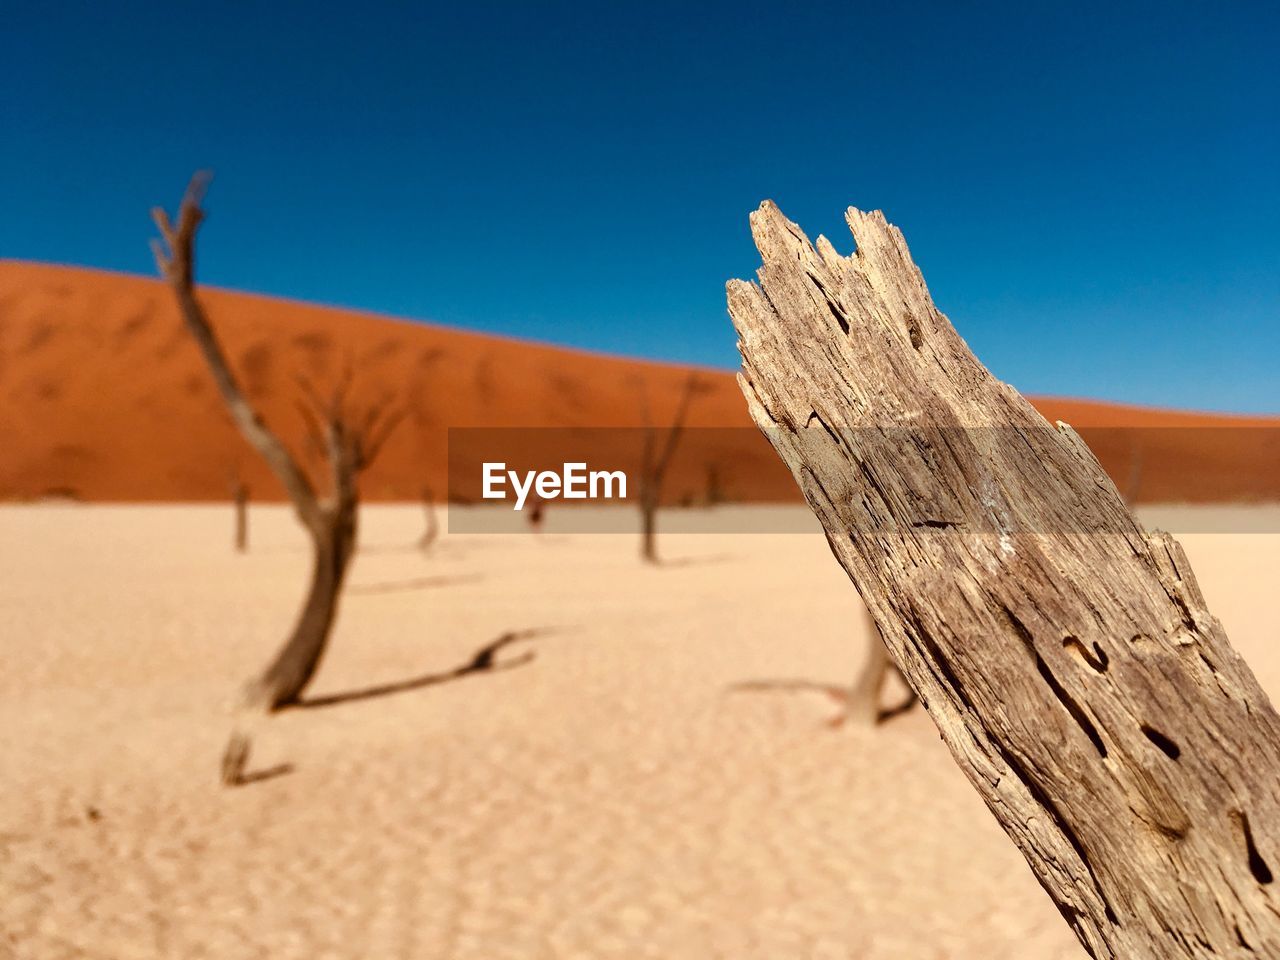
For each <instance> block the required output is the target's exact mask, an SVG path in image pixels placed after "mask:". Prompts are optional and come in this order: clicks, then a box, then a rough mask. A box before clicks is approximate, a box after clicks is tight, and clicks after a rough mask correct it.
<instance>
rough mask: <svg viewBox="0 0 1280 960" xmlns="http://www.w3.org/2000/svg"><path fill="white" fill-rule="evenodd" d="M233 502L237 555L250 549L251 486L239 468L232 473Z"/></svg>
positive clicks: (233, 540)
mask: <svg viewBox="0 0 1280 960" xmlns="http://www.w3.org/2000/svg"><path fill="white" fill-rule="evenodd" d="M230 487H231V502H232V504H233V505H234V507H235V533H234V534H233V538H232V543H233V544H234V546H235V548H236V553H244V552H245V551H246V550H248V549H249V485H248V484H247V483H245V482H244V477H242V476H241V475H240V470H239V469H238V468H237V469H235V470H232V471H231V477H230Z"/></svg>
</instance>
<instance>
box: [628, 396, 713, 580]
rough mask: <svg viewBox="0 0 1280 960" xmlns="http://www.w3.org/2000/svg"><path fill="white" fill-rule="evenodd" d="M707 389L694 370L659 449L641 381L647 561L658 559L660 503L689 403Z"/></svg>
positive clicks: (643, 530)
mask: <svg viewBox="0 0 1280 960" xmlns="http://www.w3.org/2000/svg"><path fill="white" fill-rule="evenodd" d="M704 389H705V387H704V384H703V383H702V382H701V381H700V380H699V379H698V375H697V374H696V373H690V374H689V376H688V378H687V379H686V380H685V382H684V387H683V389H682V390H681V391H680V401H679V404H678V405H677V406H676V413H675V417H674V418H673V419H672V421H671V426H670V427H669V428H667V435H666V439H665V441H664V442H662V444H661V449H659V440H658V433H659V429H658V427H657V426H655V425H654V423H653V419H652V417H651V415H650V410H649V398H648V394H647V393H646V391H645V387H644V383H643V382H641V384H640V414H641V417H642V419H643V422H644V446H643V449H642V452H641V460H640V490H639V495H638V498H637V502H638V504H639V506H640V556H641V558H642V559H644V561H645V562H646V563H657V562H658V545H657V532H658V530H657V524H658V506H659V505H660V504H661V502H662V484H663V482H664V481H665V480H666V477H667V470H668V468H669V467H670V466H671V458H672V457H673V456H674V455H675V452H676V447H677V446H678V445H679V443H680V435H681V434H682V433H683V432H684V424H685V420H686V419H687V418H688V416H689V405H690V404H691V403H692V402H693V398H694V395H695V394H697V393H700V392H702V391H703V390H704Z"/></svg>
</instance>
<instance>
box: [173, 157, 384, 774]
mask: <svg viewBox="0 0 1280 960" xmlns="http://www.w3.org/2000/svg"><path fill="white" fill-rule="evenodd" d="M207 182H208V178H207V176H205V175H203V174H197V175H196V176H195V177H193V178H192V180H191V184H190V185H189V186H188V187H187V193H186V195H185V196H184V197H183V200H182V205H181V206H180V207H179V209H178V218H177V222H176V223H174V222H172V221H171V220H170V219H169V216H168V215H167V214H166V213H165V212H164V211H163V210H161V209H156V210H154V211H152V216H153V218H154V219H155V222H156V226H157V227H158V228H159V230H160V238H159V239H158V240H157V241H155V242H154V243H153V248H154V251H155V256H156V265H157V266H158V267H159V268H160V273H161V275H162V276H163V277H164V278H165V280H167V281H168V283H169V285H170V287H171V288H172V289H173V292H174V295H175V297H176V298H177V301H178V309H179V311H180V312H181V314H182V319H183V322H184V323H185V324H186V327H187V330H188V331H190V333H191V335H192V337H193V338H194V339H195V342H196V345H197V346H198V347H199V349H200V352H201V354H202V355H203V356H204V360H205V363H206V365H207V366H208V368H209V372H210V374H211V375H212V376H213V380H214V383H215V384H216V385H217V388H218V392H219V394H220V395H221V396H222V399H223V401H224V402H225V403H226V405H227V410H228V412H229V413H230V414H231V419H232V420H233V421H234V423H235V425H236V427H237V428H238V429H239V430H240V433H241V434H242V435H243V436H244V438H245V439H246V440H247V441H248V442H249V444H250V445H251V446H252V447H253V448H254V449H255V450H257V451H258V453H259V454H260V455H261V456H262V458H263V459H264V460H265V461H266V463H267V465H268V466H269V467H270V468H271V470H272V472H273V473H274V474H275V475H276V478H277V479H278V480H279V481H280V483H281V485H282V486H283V487H284V489H285V491H286V492H287V493H288V494H289V499H290V501H292V503H293V509H294V512H295V513H296V514H297V517H298V522H299V523H301V524H302V526H303V528H304V529H305V530H306V531H307V534H308V536H310V538H311V544H312V559H313V563H312V573H311V586H310V589H309V590H308V592H307V598H306V600H305V602H304V603H303V605H302V610H301V612H300V613H299V615H298V620H297V622H296V623H295V625H294V628H293V632H292V633H291V634H290V635H289V639H288V640H287V641H286V643H285V645H284V646H283V647H282V648H281V650H280V652H279V653H278V654H276V656H275V658H274V659H273V660H272V661H271V663H270V664H269V665H268V666H267V668H266V669H265V670H264V671H263V672H262V673H261V674H259V675H258V676H257V677H256V678H255V679H254V680H253V681H252V682H251V683H249V684H248V685H247V686H246V688H245V691H244V695H243V697H242V698H241V703H240V706H239V709H238V711H237V715H236V719H235V721H234V723H233V726H232V731H231V737H230V739H229V741H228V743H227V747H226V749H225V750H224V751H223V755H222V781H223V783H226V784H229V785H235V784H239V783H243V782H244V770H245V766H246V765H247V764H248V762H249V752H250V749H251V745H252V734H251V730H250V728H251V727H252V725H253V723H254V722H255V721H256V720H257V719H259V718H261V717H262V716H265V715H266V714H267V713H269V712H271V711H273V710H278V709H280V708H281V707H287V706H290V705H291V704H294V703H296V702H297V701H298V698H299V697H300V696H301V694H302V691H303V689H304V688H305V687H306V685H307V684H308V683H309V682H310V681H311V678H312V676H314V675H315V672H316V668H317V667H319V665H320V658H321V656H322V655H323V654H324V648H325V645H326V643H327V642H328V639H329V632H330V628H331V627H332V626H333V620H334V616H335V615H336V613H337V609H338V597H339V595H340V593H341V591H342V583H343V580H344V579H345V577H346V572H347V566H348V564H349V563H350V560H351V555H352V553H353V552H354V551H355V542H356V514H357V509H358V506H359V490H358V486H357V478H358V476H359V474H360V472H361V471H362V470H363V469H365V468H366V467H368V466H369V464H371V463H372V462H373V460H374V458H375V457H377V455H378V451H379V450H380V449H381V448H382V444H383V443H385V442H386V440H387V438H388V437H389V436H390V435H391V431H392V430H394V429H395V425H396V424H397V423H398V422H399V419H400V417H399V415H398V414H397V415H394V416H386V415H385V408H383V407H380V406H375V407H372V408H370V409H369V410H367V411H365V414H364V416H363V417H362V418H361V419H360V422H359V423H355V422H353V420H352V417H351V411H350V410H349V409H348V407H347V397H346V394H347V389H348V387H349V386H350V377H349V371H348V376H347V377H345V378H344V380H343V381H342V382H341V383H340V384H339V386H338V387H337V388H336V389H335V391H334V393H333V396H332V398H331V399H330V400H329V401H328V402H325V401H323V400H321V399H320V398H319V396H317V395H315V393H314V391H312V390H311V389H310V387H309V385H308V384H307V383H306V382H305V381H303V386H304V392H306V393H307V394H308V397H309V399H310V400H311V401H312V404H313V406H311V407H308V406H307V405H306V404H299V412H300V413H302V414H303V416H304V418H305V420H306V422H307V427H308V430H309V433H310V435H311V441H312V443H313V445H314V446H315V447H316V449H317V450H319V451H320V452H322V453H323V454H324V458H325V462H326V464H327V466H328V468H329V474H330V476H329V481H330V484H331V486H332V496H331V497H329V498H325V499H321V498H320V497H319V496H318V495H317V493H316V490H315V488H314V487H313V486H312V483H311V479H310V478H309V477H308V476H307V473H306V471H304V470H303V469H302V467H301V465H300V464H299V462H298V461H297V460H296V459H295V458H294V456H293V454H291V453H290V452H289V450H288V449H287V448H286V447H285V445H284V444H283V443H281V442H280V438H279V437H277V436H276V435H275V434H274V433H273V432H272V431H271V429H270V428H269V427H268V426H267V425H266V423H265V422H264V421H263V419H262V417H261V416H260V415H259V414H258V411H257V410H256V409H254V407H253V405H252V404H251V403H250V402H249V399H248V397H247V396H246V395H245V393H244V391H243V390H242V389H241V388H240V384H239V382H238V380H237V379H236V375H235V373H234V372H233V371H232V369H231V366H230V364H229V363H228V362H227V357H226V354H225V352H224V351H223V349H222V345H221V344H220V343H219V342H218V337H217V335H216V334H215V332H214V330H213V327H212V326H211V325H210V323H209V318H208V316H207V315H206V314H205V311H204V308H203V306H202V305H201V303H200V300H199V298H198V297H197V296H196V284H195V237H196V231H197V230H198V229H199V226H200V223H201V221H202V220H203V219H204V211H203V210H202V209H201V206H200V204H201V201H202V199H203V196H204V190H205V187H206V185H207ZM235 482H236V484H237V493H236V501H237V506H238V507H240V506H242V505H243V500H247V494H246V496H245V497H244V498H242V497H241V496H240V491H242V490H243V484H240V483H239V478H238V477H237V478H236V481H235ZM240 515H241V516H243V514H242V513H241V514H240Z"/></svg>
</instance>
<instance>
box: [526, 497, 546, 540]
mask: <svg viewBox="0 0 1280 960" xmlns="http://www.w3.org/2000/svg"><path fill="white" fill-rule="evenodd" d="M546 510H547V502H546V501H545V500H543V499H542V498H541V497H539V496H537V495H536V494H535V495H534V500H533V503H532V504H531V505H530V506H529V511H528V513H529V529H530V530H532V531H533V532H534V533H541V532H542V521H543V520H544V519H545V518H546Z"/></svg>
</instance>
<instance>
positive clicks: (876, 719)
mask: <svg viewBox="0 0 1280 960" xmlns="http://www.w3.org/2000/svg"><path fill="white" fill-rule="evenodd" d="M862 615H863V619H864V621H865V625H866V632H867V637H868V642H867V659H866V662H865V663H864V664H863V665H862V672H861V673H859V674H858V678H857V679H856V680H855V681H854V683H853V687H852V688H851V689H850V691H849V699H848V702H847V704H846V706H845V714H844V717H847V718H848V719H849V720H851V721H853V722H854V723H857V724H860V725H865V726H874V725H876V724H879V723H883V722H884V721H886V720H888V719H890V718H891V717H896V716H897V715H898V714H900V713H903V712H905V711H907V710H909V709H911V707H912V706H913V705H914V704H915V702H916V692H915V691H914V690H912V689H911V685H910V684H908V683H907V680H906V678H905V677H904V676H903V675H902V671H900V670H899V669H898V665H897V664H896V663H894V662H893V661H892V660H890V659H889V651H888V650H886V649H885V646H884V641H883V640H881V639H880V628H879V627H877V626H876V622H875V619H874V618H873V617H872V616H871V612H870V611H869V610H866V609H865V608H864V609H863V614H862ZM892 677H897V678H898V680H900V681H901V683H902V686H903V687H905V688H906V690H907V698H906V700H904V701H903V702H902V703H899V704H897V705H895V706H892V707H886V706H884V702H883V701H884V689H885V687H886V686H887V685H888V683H889V681H890V679H891V678H892ZM844 717H841V718H840V719H844Z"/></svg>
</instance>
